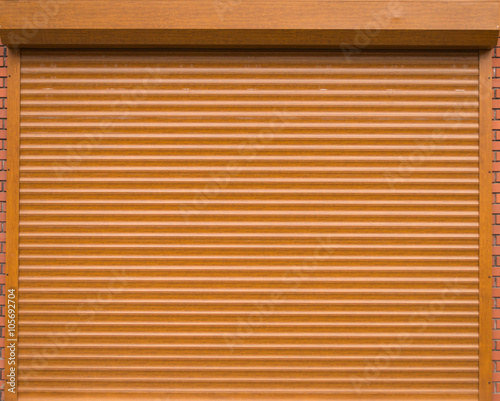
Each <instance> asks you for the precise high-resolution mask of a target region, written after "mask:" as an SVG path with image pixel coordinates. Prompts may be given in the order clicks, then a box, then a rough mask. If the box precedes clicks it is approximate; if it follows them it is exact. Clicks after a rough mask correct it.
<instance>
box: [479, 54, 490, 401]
mask: <svg viewBox="0 0 500 401" xmlns="http://www.w3.org/2000/svg"><path fill="white" fill-rule="evenodd" d="M492 56H493V55H492V51H480V52H479V174H480V176H479V399H480V400H481V401H489V400H491V397H492V392H493V387H492V366H491V355H492V351H491V350H492V335H493V332H492V330H493V326H492V308H493V304H492V273H491V272H492V266H493V257H492V254H493V248H492V241H493V234H492V225H493V221H492V219H493V215H492V198H491V197H492V195H491V194H492V181H493V174H492V171H491V170H492V159H493V153H492V116H491V110H492Z"/></svg>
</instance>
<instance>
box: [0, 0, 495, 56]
mask: <svg viewBox="0 0 500 401" xmlns="http://www.w3.org/2000/svg"><path fill="white" fill-rule="evenodd" d="M0 10H1V13H0V36H1V40H2V42H3V43H4V44H6V45H8V46H11V47H68V46H70V47H134V46H135V47H137V46H142V47H144V46H146V47H184V48H185V47H188V48H189V47H191V48H195V47H214V48H224V47H226V48H228V47H239V48H241V47H262V48H266V47H267V48H273V47H292V48H347V49H353V48H354V49H360V50H361V49H366V48H373V49H376V48H386V49H391V48H394V49H403V48H404V49H411V48H428V49H430V48H436V49H437V48H442V49H458V48H464V49H489V48H492V47H494V46H495V45H496V43H497V39H498V33H499V2H498V0H433V1H430V0H427V1H426V0H424V1H418V0H391V1H388V0H372V1H365V0H168V1H163V0H141V1H137V0H113V1H106V0H102V1H92V0H43V1H40V0H0Z"/></svg>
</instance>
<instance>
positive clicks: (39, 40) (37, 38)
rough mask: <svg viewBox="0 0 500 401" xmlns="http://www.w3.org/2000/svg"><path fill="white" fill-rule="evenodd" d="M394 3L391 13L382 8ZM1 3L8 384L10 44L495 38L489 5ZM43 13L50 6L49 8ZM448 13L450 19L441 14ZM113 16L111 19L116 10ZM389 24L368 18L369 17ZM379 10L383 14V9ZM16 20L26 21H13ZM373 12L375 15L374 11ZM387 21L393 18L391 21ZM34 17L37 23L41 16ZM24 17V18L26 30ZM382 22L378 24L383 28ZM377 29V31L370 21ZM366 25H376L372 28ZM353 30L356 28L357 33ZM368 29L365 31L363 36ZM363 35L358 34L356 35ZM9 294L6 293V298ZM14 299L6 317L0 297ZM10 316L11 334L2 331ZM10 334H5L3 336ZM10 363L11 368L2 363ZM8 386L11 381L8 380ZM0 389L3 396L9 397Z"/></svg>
mask: <svg viewBox="0 0 500 401" xmlns="http://www.w3.org/2000/svg"><path fill="white" fill-rule="evenodd" d="M395 3H397V4H399V5H400V6H401V7H402V8H403V11H402V12H401V13H398V12H397V10H396V11H395V10H394V9H392V11H391V7H395V6H396V5H395ZM40 4H41V3H40V2H39V1H37V0H18V1H12V0H0V8H1V10H2V16H1V17H0V35H1V37H2V41H3V43H4V44H7V45H8V46H10V50H9V60H8V63H9V69H8V71H9V72H8V74H9V78H8V119H7V128H8V146H7V152H8V156H7V169H8V173H7V226H6V232H7V258H6V259H7V260H6V261H7V267H8V271H7V281H6V294H7V299H6V304H7V306H6V316H7V318H6V323H7V325H6V326H7V327H6V331H5V338H6V345H7V346H12V345H13V344H14V345H15V352H14V356H13V359H12V360H10V351H9V348H7V350H6V358H5V359H6V370H5V374H6V376H7V379H8V375H9V373H10V368H11V367H15V368H16V370H15V373H16V375H15V376H16V379H17V373H18V372H17V352H18V347H17V312H18V309H17V292H18V265H19V249H18V248H19V124H20V121H19V118H20V61H21V50H19V49H16V48H17V47H67V46H71V47H104V46H112V47H134V46H149V47H178V48H189V47H214V48H218V47H220V48H223V47H238V48H245V47H251V48H279V47H286V48H341V49H342V48H345V47H346V46H347V48H352V47H354V48H357V49H358V50H363V49H366V48H370V49H380V48H383V49H418V48H426V49H433V48H435V49H451V48H459V49H490V48H492V47H494V46H495V44H496V43H497V39H498V33H499V31H498V29H499V23H498V15H499V2H498V1H497V0H486V1H482V0H470V1H464V0H435V1H430V0H427V1H415V0H403V1H401V2H400V3H399V2H394V1H388V0H374V1H365V0H349V1H346V0H340V1H338V0H331V1H320V0H312V1H308V0H293V1H291V2H290V1H287V0H275V1H272V2H271V1H269V2H267V1H254V2H239V1H237V0H231V1H230V0H228V1H227V3H226V4H229V5H231V4H232V5H233V6H228V7H226V8H222V9H217V8H215V7H214V1H213V0H191V1H186V0H171V1H165V2H158V1H155V0H144V1H142V2H137V1H135V0H117V1H115V2H98V3H95V2H90V1H86V0H71V1H68V0H57V1H53V2H51V1H47V2H45V4H46V6H44V7H42V6H41V5H40ZM51 7H52V8H51ZM451 8H453V15H450V12H449V11H450V9H451ZM116 10H120V13H116V12H115V11H116ZM384 11H388V12H389V18H386V19H385V20H384V19H383V18H382V17H381V18H382V19H380V20H377V19H376V18H374V14H375V15H376V14H377V12H384ZM386 14H387V13H386ZM19 15H23V16H24V17H25V18H24V19H23V18H19ZM381 15H382V14H381ZM391 15H392V17H391ZM40 18H42V19H40ZM26 21H28V22H30V24H28V25H27V23H26ZM384 21H385V22H384ZM376 23H378V25H376ZM374 24H375V25H374ZM359 27H362V28H361V32H360V30H359ZM370 32H371V33H370ZM363 35H364V36H363ZM491 56H492V55H491V51H479V52H478V57H479V63H480V74H479V82H480V85H479V100H480V112H479V127H480V146H479V147H480V153H479V171H480V179H479V215H480V216H479V242H480V248H479V267H480V268H479V289H480V303H479V363H480V366H479V399H480V400H481V401H489V400H491V398H492V373H491V371H492V369H491V344H492V318H491V315H492V311H491V309H492V308H491V306H492V283H491V266H492V227H491V226H492V224H491V223H492V221H491V220H492V210H491V209H492V206H491V203H492V202H491V193H492V191H491V183H492V172H491V161H492V151H491V133H492V129H491V108H492V103H491V78H492V74H491V73H492V65H491ZM12 291H13V292H12ZM11 293H14V294H15V299H12V301H13V302H16V303H15V307H14V308H13V309H10V310H11V311H14V318H13V319H11V318H10V315H11V313H9V302H10V301H9V294H11ZM9 320H13V321H14V323H12V324H13V325H14V326H13V329H12V331H9V330H8V329H9ZM11 333H12V335H11ZM10 361H13V364H11V363H10ZM14 382H15V383H16V380H15V381H14ZM9 387H10V385H9V384H8V383H7V385H6V388H5V390H6V391H5V394H6V400H7V401H13V400H17V388H16V392H15V393H12V392H10V391H9Z"/></svg>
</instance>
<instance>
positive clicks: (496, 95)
mask: <svg viewBox="0 0 500 401" xmlns="http://www.w3.org/2000/svg"><path fill="white" fill-rule="evenodd" d="M6 67H7V49H6V48H5V47H3V46H1V43H0V141H1V143H0V330H1V333H0V350H1V353H2V355H1V360H0V372H1V377H2V380H4V379H5V373H4V351H5V350H4V345H5V342H4V325H5V306H4V305H5V286H4V285H5V200H6V196H5V189H6V187H5V179H6V164H5V158H6V142H7V141H6V139H7V135H6V129H7V124H6V117H7V113H6V112H7V108H6V106H7V104H6V97H7V83H6V81H7V68H6ZM493 77H494V78H495V79H493V86H494V90H493V153H494V154H493V162H494V163H493V171H494V177H495V184H498V185H494V188H493V203H494V204H493V214H494V225H493V245H494V246H495V248H494V249H496V251H494V255H493V276H494V277H493V296H494V300H493V303H494V307H493V329H494V331H493V340H494V341H493V342H494V344H493V382H494V390H493V392H494V395H493V401H500V41H499V44H498V47H497V49H496V50H495V52H494V58H493ZM3 388H4V387H3V383H2V385H1V386H0V392H1V393H0V394H1V395H0V399H1V400H3V399H4V393H3Z"/></svg>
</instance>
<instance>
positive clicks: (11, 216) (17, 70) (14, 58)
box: [4, 48, 21, 401]
mask: <svg viewBox="0 0 500 401" xmlns="http://www.w3.org/2000/svg"><path fill="white" fill-rule="evenodd" d="M7 62H8V78H7V225H6V235H7V255H6V265H7V278H6V298H5V305H6V312H5V316H6V327H5V342H6V344H5V345H6V350H5V378H6V385H5V388H4V391H5V400H6V401H14V400H17V394H18V387H17V383H18V376H19V368H18V361H17V357H18V354H19V339H18V313H19V308H18V295H19V294H18V291H19V288H18V277H19V125H20V107H21V106H20V89H21V88H20V83H21V82H20V81H21V66H20V64H21V50H19V49H13V48H9V49H8V59H7ZM12 368H14V370H12ZM13 373H14V375H13ZM12 384H13V385H14V391H15V392H13V391H12V388H13V385H12Z"/></svg>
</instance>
